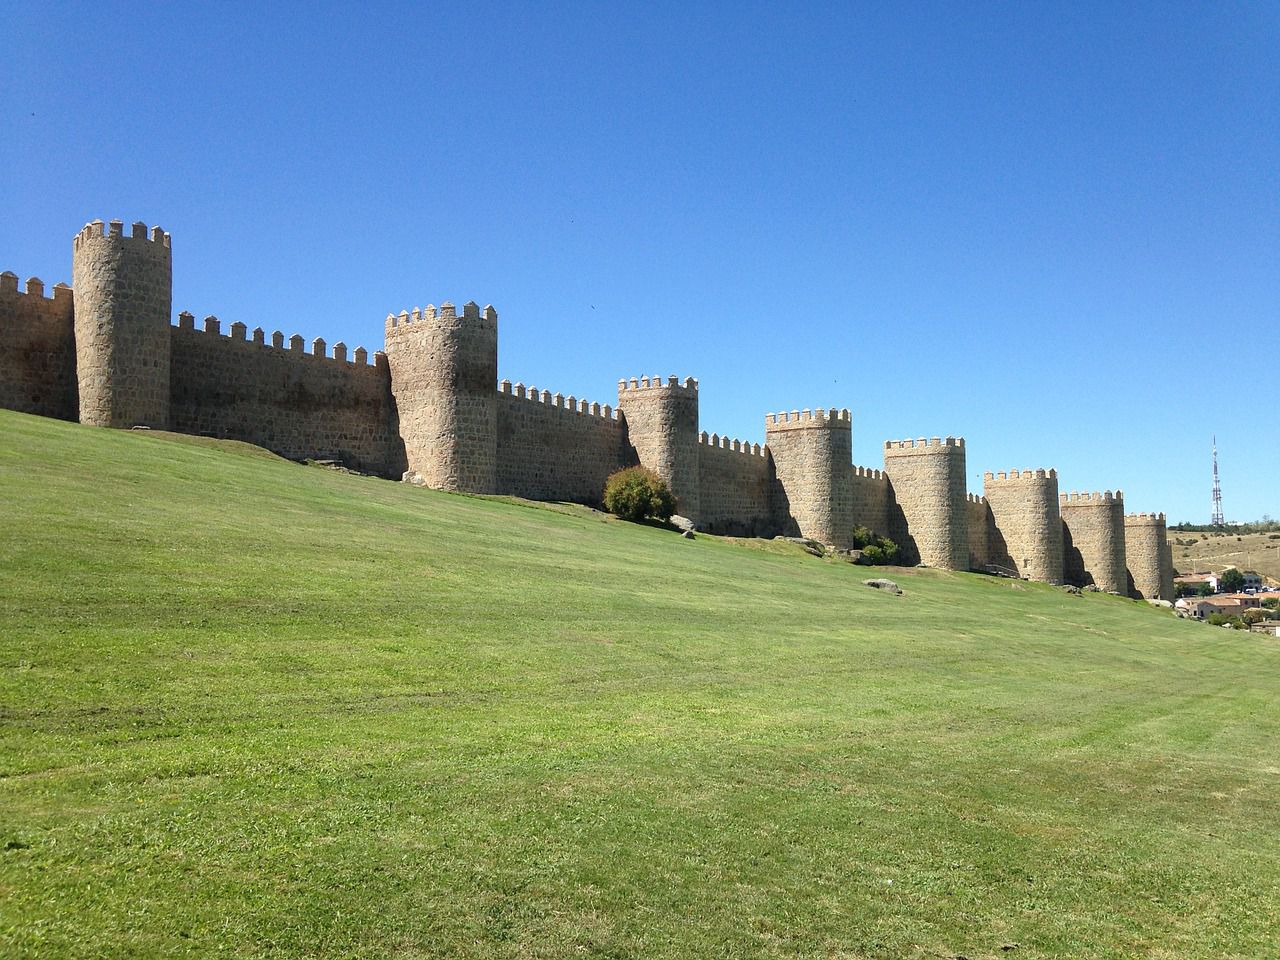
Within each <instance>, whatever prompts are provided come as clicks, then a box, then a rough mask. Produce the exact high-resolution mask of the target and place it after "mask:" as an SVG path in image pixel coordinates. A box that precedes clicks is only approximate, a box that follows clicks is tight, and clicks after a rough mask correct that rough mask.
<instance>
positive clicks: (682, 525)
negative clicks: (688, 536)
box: [671, 513, 697, 533]
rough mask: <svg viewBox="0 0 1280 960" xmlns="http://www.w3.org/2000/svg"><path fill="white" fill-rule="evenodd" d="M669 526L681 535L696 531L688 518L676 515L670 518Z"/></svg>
mask: <svg viewBox="0 0 1280 960" xmlns="http://www.w3.org/2000/svg"><path fill="white" fill-rule="evenodd" d="M671 525H672V526H673V527H675V528H676V529H677V530H679V531H680V532H681V533H686V532H688V533H692V532H693V531H694V530H696V529H697V527H695V526H694V525H693V521H692V520H690V519H689V518H688V517H682V516H680V514H678V513H677V514H675V515H674V516H672V518H671Z"/></svg>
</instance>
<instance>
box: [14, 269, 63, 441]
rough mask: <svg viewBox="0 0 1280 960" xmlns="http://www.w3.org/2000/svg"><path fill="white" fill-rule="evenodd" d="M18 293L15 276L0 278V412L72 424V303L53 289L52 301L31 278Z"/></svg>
mask: <svg viewBox="0 0 1280 960" xmlns="http://www.w3.org/2000/svg"><path fill="white" fill-rule="evenodd" d="M25 289H26V292H25V293H19V292H18V277H17V275H16V274H13V273H9V272H5V273H0V407H4V408H6V409H8V410H20V411H22V412H23V413H35V414H39V415H40V416H42V417H57V418H58V419H60V420H75V419H76V418H77V417H78V416H79V412H80V410H79V404H78V402H77V400H76V344H75V329H74V325H75V314H74V297H73V296H72V294H71V288H70V287H68V286H67V285H66V284H62V283H60V284H58V285H57V286H55V287H54V288H53V296H52V297H51V298H50V297H46V296H45V295H44V284H43V283H41V282H40V281H39V280H38V279H36V278H35V277H32V278H31V279H30V280H28V281H27V283H26V287H25Z"/></svg>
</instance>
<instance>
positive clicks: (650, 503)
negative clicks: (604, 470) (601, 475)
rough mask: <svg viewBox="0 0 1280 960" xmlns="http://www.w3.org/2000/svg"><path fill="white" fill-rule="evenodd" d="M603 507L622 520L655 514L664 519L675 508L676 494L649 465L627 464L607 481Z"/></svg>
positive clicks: (654, 517) (636, 519)
mask: <svg viewBox="0 0 1280 960" xmlns="http://www.w3.org/2000/svg"><path fill="white" fill-rule="evenodd" d="M604 508H605V509H606V510H608V511H609V512H610V513H612V514H615V515H616V516H619V517H621V518H622V519H623V520H632V521H636V522H638V521H640V520H644V519H646V518H649V517H652V518H653V519H654V520H662V521H663V522H665V521H667V520H670V519H671V515H672V514H673V513H675V512H676V498H675V497H674V496H673V495H672V493H671V488H670V487H668V486H667V482H666V481H665V480H663V479H662V478H661V477H660V476H658V475H657V474H656V473H654V472H653V471H652V470H650V469H649V468H648V467H627V468H626V469H623V470H618V471H617V472H616V473H612V474H610V475H609V479H608V480H606V481H605V484H604Z"/></svg>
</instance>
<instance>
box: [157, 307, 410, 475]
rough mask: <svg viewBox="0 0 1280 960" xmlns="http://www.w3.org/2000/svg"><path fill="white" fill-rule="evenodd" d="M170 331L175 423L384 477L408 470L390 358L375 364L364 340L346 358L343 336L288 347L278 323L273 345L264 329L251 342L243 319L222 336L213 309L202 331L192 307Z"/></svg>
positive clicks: (182, 429) (294, 456) (294, 340)
mask: <svg viewBox="0 0 1280 960" xmlns="http://www.w3.org/2000/svg"><path fill="white" fill-rule="evenodd" d="M169 329H170V335H171V337H172V349H171V356H172V360H171V363H172V370H173V380H172V385H171V390H170V400H169V406H170V411H171V419H172V424H173V426H172V428H173V429H174V430H177V431H179V432H181V433H192V434H198V435H203V436H212V437H220V438H226V439H232V440H244V441H246V442H248V443H254V444H257V445H259V446H262V447H266V448H267V449H268V450H271V451H274V452H275V453H278V454H280V455H281V456H283V457H290V458H292V459H304V458H314V459H336V460H341V461H342V462H343V463H344V464H346V465H347V466H349V467H352V468H353V469H358V470H361V471H363V472H366V473H375V474H379V475H381V476H388V477H399V476H400V474H401V473H402V472H403V471H404V452H403V447H402V446H401V444H400V440H399V436H398V434H397V432H396V423H395V408H394V406H393V404H392V401H391V384H390V376H389V372H388V369H387V362H386V357H384V356H382V355H381V354H378V355H377V356H376V358H375V360H376V362H375V364H373V365H371V364H369V362H368V354H367V352H366V351H365V350H364V348H363V347H361V348H360V349H358V350H356V352H355V354H354V356H353V358H352V359H350V360H349V359H348V358H347V348H346V345H345V344H342V343H338V344H335V345H334V348H333V355H332V356H328V355H327V351H326V348H325V343H324V341H323V340H318V339H317V340H315V341H313V342H312V352H310V353H307V352H305V350H304V344H303V339H302V337H301V336H298V335H297V334H295V335H294V336H292V337H291V338H290V339H289V342H288V345H287V346H286V344H285V340H284V335H283V334H282V333H280V332H279V331H277V332H276V333H274V334H272V336H271V340H270V342H269V343H268V342H267V340H266V336H265V334H264V333H263V331H262V330H261V329H257V330H254V331H253V336H252V339H249V340H246V338H245V325H244V324H243V323H234V324H232V325H231V335H230V336H223V335H222V334H221V324H220V323H219V322H218V320H217V319H216V318H214V317H209V318H208V319H206V320H205V322H204V330H202V331H201V330H196V329H195V323H194V318H193V317H192V316H191V314H189V313H184V314H182V315H181V316H180V317H179V321H178V326H176V327H170V328H169Z"/></svg>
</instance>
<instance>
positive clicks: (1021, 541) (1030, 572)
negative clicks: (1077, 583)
mask: <svg viewBox="0 0 1280 960" xmlns="http://www.w3.org/2000/svg"><path fill="white" fill-rule="evenodd" d="M982 487H983V489H982V493H983V496H984V497H985V498H986V501H987V505H988V506H989V507H990V508H991V518H992V524H993V536H992V540H993V541H994V542H992V543H990V544H989V546H988V549H989V550H990V553H991V562H992V563H994V564H996V565H998V566H1002V567H1007V568H1009V569H1010V570H1012V571H1013V572H1015V573H1016V574H1017V575H1018V576H1020V577H1022V578H1024V579H1026V580H1039V581H1040V582H1042V583H1062V517H1061V516H1060V515H1059V513H1058V471H1056V470H1021V471H1019V470H1010V471H1008V472H1005V471H1003V470H1002V471H1001V472H999V473H987V474H985V475H984V477H983V484H982Z"/></svg>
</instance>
